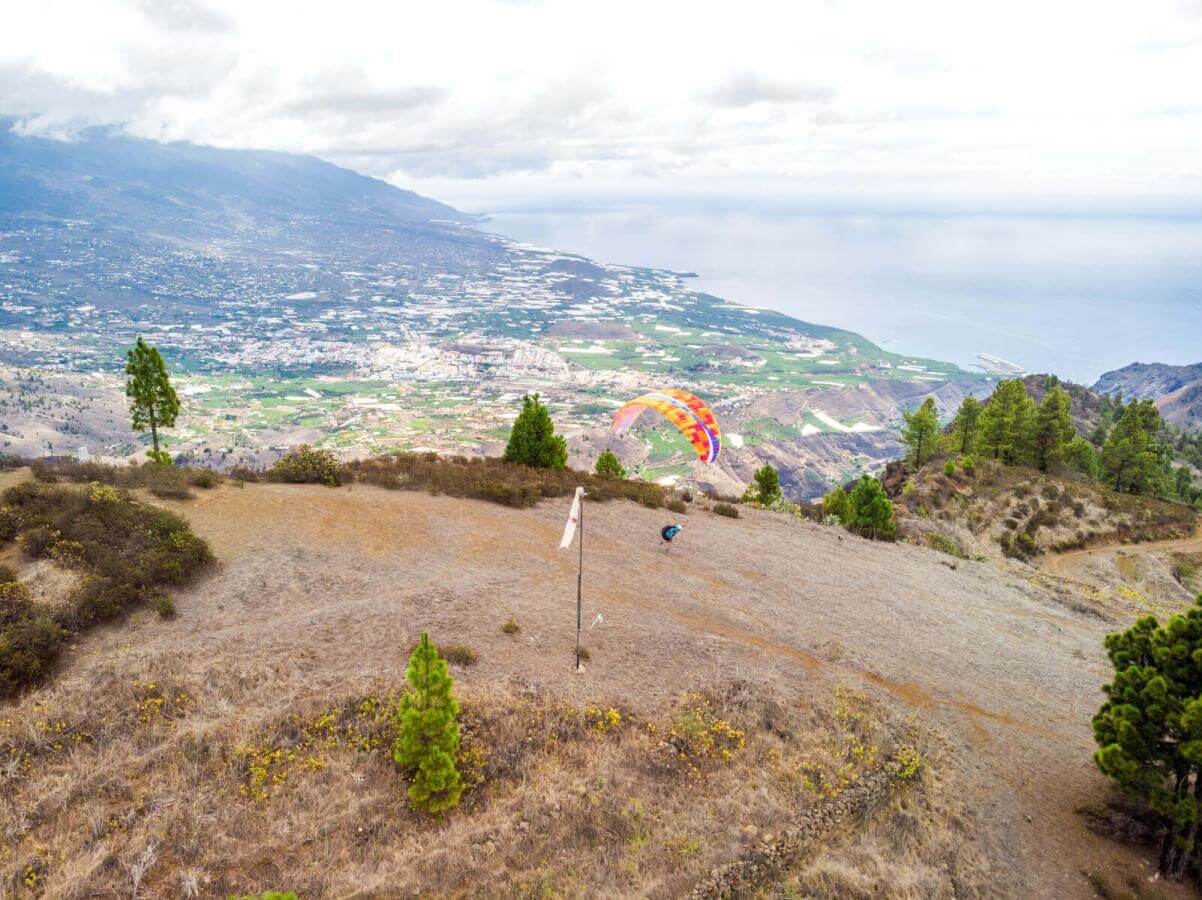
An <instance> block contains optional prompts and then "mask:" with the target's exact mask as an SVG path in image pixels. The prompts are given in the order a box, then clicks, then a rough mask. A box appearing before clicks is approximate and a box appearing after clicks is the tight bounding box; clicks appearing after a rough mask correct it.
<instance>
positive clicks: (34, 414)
mask: <svg viewBox="0 0 1202 900" xmlns="http://www.w3.org/2000/svg"><path fill="white" fill-rule="evenodd" d="M50 144H52V142H46V141H36V140H30V139H21V138H16V137H13V136H11V135H8V136H6V137H5V138H4V140H3V141H0V154H7V157H8V158H9V159H10V161H11V163H10V164H11V166H12V168H11V170H10V172H11V173H15V174H10V175H8V176H7V177H8V179H9V181H8V183H10V184H15V185H16V186H17V187H19V188H20V194H19V195H20V196H21V197H22V198H23V202H24V203H25V205H24V206H22V207H20V208H19V209H17V208H14V207H13V206H12V205H10V206H8V207H7V208H6V207H5V206H4V205H2V204H0V385H3V387H4V389H5V390H4V392H3V395H2V396H0V416H2V417H3V421H2V422H0V426H2V427H0V451H3V452H7V453H10V454H14V455H38V454H45V453H54V454H64V453H66V454H77V453H79V452H81V450H82V451H85V452H86V453H88V454H89V455H92V456H101V457H110V458H122V457H126V456H129V455H136V454H138V453H139V452H140V449H141V444H140V443H139V441H138V439H137V438H136V436H135V435H133V434H131V433H130V432H129V431H128V430H127V429H126V428H125V427H124V426H123V425H122V424H121V423H120V421H118V420H119V418H120V417H119V416H114V415H113V414H111V412H110V411H115V410H117V409H119V407H120V405H121V403H122V398H121V396H120V391H121V389H122V386H123V377H124V376H123V372H122V365H123V362H122V354H123V353H124V350H125V348H126V347H127V346H129V345H130V344H132V343H133V341H134V339H135V338H136V337H137V336H138V335H142V336H144V337H145V338H146V339H147V340H149V341H150V342H152V343H154V344H155V345H156V346H158V347H160V349H161V350H162V351H163V353H164V354H165V356H166V358H167V359H168V361H169V363H170V365H171V367H172V369H173V371H174V372H175V373H176V377H177V382H178V387H179V389H180V393H181V396H182V397H183V401H184V408H183V416H182V418H181V420H180V422H179V427H178V428H177V429H176V431H175V432H174V433H173V434H172V435H171V436H170V438H169V441H170V449H171V452H172V453H173V454H176V455H183V456H185V457H196V458H204V459H205V460H206V461H207V462H209V463H211V464H217V465H233V464H235V463H244V464H258V463H262V462H265V461H270V460H271V459H273V458H274V457H275V456H277V455H278V453H279V451H280V449H281V448H287V447H290V446H294V445H296V444H298V443H301V442H304V441H309V442H313V443H317V444H319V445H320V446H322V447H323V448H328V449H331V450H333V451H335V452H337V453H339V454H340V455H343V456H346V457H356V456H365V455H370V454H372V453H376V452H381V451H385V450H391V449H413V448H431V449H436V450H441V451H453V452H488V451H489V450H490V447H493V446H494V445H495V444H496V443H497V442H498V441H499V440H501V439H502V438H503V437H504V435H505V433H506V429H507V426H508V424H509V423H510V422H511V421H512V416H513V412H514V408H515V404H516V403H517V402H518V401H520V398H521V396H522V395H523V394H525V393H530V392H535V391H537V392H540V393H541V394H542V395H543V397H544V399H545V400H547V401H548V403H549V404H550V407H551V409H552V410H553V411H554V413H555V416H556V421H557V422H558V423H559V424H560V427H561V428H562V429H563V430H564V431H565V433H566V434H567V435H568V436H569V437H570V438H572V439H573V441H572V446H573V450H574V454H575V458H577V459H578V461H579V462H580V464H582V465H587V464H591V460H592V458H595V452H599V446H600V444H601V443H602V442H603V440H604V435H605V432H606V426H607V424H608V414H609V413H611V412H612V411H613V410H614V409H616V408H617V407H618V406H619V405H621V403H622V402H624V401H625V400H627V399H629V398H630V397H632V396H635V395H637V394H638V393H640V392H642V391H644V390H647V389H649V388H654V387H662V386H665V385H678V386H688V387H689V388H690V389H691V390H694V391H696V392H699V393H700V394H702V395H703V396H705V397H706V398H707V399H708V400H709V401H710V402H711V403H713V404H714V406H715V409H717V410H718V412H719V415H720V416H721V417H722V418H723V420H724V421H727V420H728V421H729V422H730V426H729V430H731V431H733V432H734V433H735V434H736V436H737V438H736V440H735V441H733V442H732V444H731V446H730V452H729V455H727V456H726V457H725V458H724V459H723V460H722V462H721V464H720V466H719V467H718V468H719V469H720V471H717V472H714V473H703V472H700V471H697V470H696V467H695V466H693V465H691V464H689V463H688V462H687V459H686V458H685V457H683V456H682V455H681V449H682V448H681V447H680V446H679V445H678V444H675V443H673V442H672V441H671V440H665V437H667V432H664V433H663V434H661V435H659V436H656V435H655V434H643V435H642V436H641V437H640V438H638V439H637V440H632V441H631V442H630V443H629V444H628V445H627V446H625V447H622V446H617V447H616V448H615V449H616V450H618V451H619V452H621V453H622V454H623V455H624V456H625V457H626V458H628V459H629V461H630V462H631V464H632V465H638V466H639V469H640V474H642V475H643V476H644V477H646V478H653V479H654V478H674V479H678V480H679V479H682V478H685V479H688V478H692V479H693V481H694V482H697V483H701V482H705V483H709V482H706V479H707V478H708V477H709V475H713V486H715V487H718V486H721V487H724V488H729V487H730V485H731V484H733V483H735V482H738V481H740V480H745V474H746V473H747V472H749V471H751V470H752V469H754V468H756V467H757V466H758V465H761V464H762V463H763V462H765V461H768V460H771V461H773V462H774V464H777V465H781V466H783V467H784V468H785V471H786V476H787V480H788V483H789V485H790V488H791V490H793V491H795V492H796V493H797V494H798V496H800V497H802V498H811V497H815V496H818V495H820V494H821V493H823V492H824V491H825V490H826V489H828V488H829V487H830V486H832V485H834V484H838V483H840V482H841V481H844V480H846V479H847V478H849V477H852V476H854V475H855V474H857V473H859V472H861V471H872V470H875V469H877V468H879V467H880V466H881V465H883V463H884V461H885V460H887V459H888V458H890V457H891V456H893V455H895V454H896V451H897V446H898V445H897V443H896V428H897V425H898V423H899V421H900V415H901V411H902V410H903V409H904V408H908V407H909V406H912V405H917V404H918V403H920V402H921V401H922V399H923V398H924V397H925V396H927V395H929V394H933V395H935V396H936V397H938V398H939V400H940V405H941V407H942V408H944V409H946V410H947V411H950V410H952V409H954V406H955V404H956V403H958V402H959V400H960V398H961V397H962V396H963V395H965V394H966V393H968V392H973V391H976V392H982V393H983V392H987V391H988V390H989V386H990V384H991V380H990V379H989V378H988V377H986V376H984V375H980V374H973V373H969V372H966V371H963V370H961V369H959V368H958V367H956V366H953V365H949V364H945V363H939V362H935V361H932V360H927V359H919V358H913V357H907V356H903V355H899V354H896V353H889V352H885V351H883V350H881V349H880V348H878V347H876V346H875V345H873V344H871V343H870V342H868V341H866V340H864V339H863V338H862V337H860V336H858V335H856V334H854V333H852V332H848V331H842V330H840V329H837V328H830V327H825V326H820V325H814V324H811V323H806V322H802V321H799V320H796V319H793V318H790V317H788V316H784V315H781V314H779V313H776V312H772V311H770V310H766V309H757V308H752V307H747V306H742V305H740V304H738V303H736V302H730V301H727V300H724V299H721V298H718V297H714V296H710V295H707V294H703V293H698V292H696V291H693V290H691V289H690V285H689V279H688V277H687V276H684V275H681V274H679V273H675V272H670V271H664V270H657V269H646V268H636V267H630V266H622V265H614V264H609V263H601V262H594V261H592V260H588V259H585V258H583V257H579V256H573V255H569V254H563V253H558V252H555V251H552V250H546V249H540V248H536V247H532V246H528V245H525V244H521V243H518V242H515V241H512V240H509V239H507V238H504V237H501V236H498V235H493V234H489V233H487V232H485V231H483V230H481V229H480V228H479V227H478V226H476V225H474V224H473V223H472V222H470V221H469V220H468V217H464V216H462V215H460V214H457V213H455V211H454V210H450V209H449V207H443V206H441V205H440V204H436V203H433V201H426V200H424V199H422V198H416V199H415V198H414V195H405V194H404V192H400V191H397V190H396V189H395V188H391V187H389V186H387V185H384V184H383V183H381V182H377V181H374V180H373V179H365V178H362V177H361V176H357V175H354V174H353V173H349V172H346V171H345V170H339V169H335V168H334V167H332V166H328V165H327V164H320V165H319V164H317V162H316V161H306V160H305V158H302V157H286V156H284V155H282V154H274V155H273V154H253V153H247V152H244V151H239V152H234V151H219V150H213V149H210V148H197V147H188V146H183V147H179V146H176V145H171V146H165V145H158V144H153V143H151V142H136V141H130V140H129V139H115V138H111V137H106V136H104V135H94V136H92V137H91V138H90V139H89V140H88V141H83V142H81V143H80V144H79V145H77V146H74V147H70V148H65V149H64V148H62V147H57V146H48V145H50ZM123 154H128V155H129V156H135V155H136V156H138V157H139V158H140V157H144V156H149V157H150V158H152V159H155V160H156V161H161V162H162V165H163V166H164V167H166V166H168V164H170V165H171V166H174V167H179V171H180V172H186V173H189V177H193V176H195V177H200V176H201V175H203V176H204V177H205V178H207V179H208V180H209V182H210V183H211V182H214V181H217V182H219V183H220V184H221V188H220V191H221V192H220V193H218V194H216V195H214V194H213V193H212V192H211V190H212V189H210V190H206V191H204V192H196V191H192V190H189V189H186V188H183V187H181V184H182V183H184V182H186V181H187V179H186V178H183V176H182V175H179V174H177V175H176V176H175V177H173V178H172V179H170V180H167V181H160V180H159V178H160V176H159V172H158V169H157V168H156V166H155V165H150V166H149V167H145V166H144V167H143V170H138V171H135V170H134V169H132V168H131V167H130V166H129V165H128V164H127V163H126V161H125V157H124V156H123ZM114 159H115V161H114ZM30 160H32V161H30ZM35 163H36V168H35ZM252 163H253V164H254V165H252ZM255 166H257V167H255ZM306 166H307V167H309V168H311V169H312V171H306V173H305V175H306V177H307V178H308V179H309V182H308V183H307V184H308V190H309V191H310V192H312V193H313V194H316V195H317V196H316V199H313V198H310V197H308V196H305V197H303V198H301V199H302V200H304V201H306V202H304V203H302V202H300V201H299V200H297V199H295V198H289V197H281V196H279V195H278V194H277V193H274V190H275V189H274V181H271V180H268V181H267V183H266V184H265V183H264V181H265V179H276V178H281V177H286V176H287V174H288V173H289V171H290V170H291V169H293V168H297V167H301V168H304V167H306ZM81 170H98V171H101V172H104V173H105V175H106V179H105V180H104V182H101V181H100V180H97V179H95V178H93V179H90V180H89V178H88V177H87V176H84V175H82V173H81ZM264 173H266V174H264ZM348 183H349V185H350V186H351V187H352V188H353V190H354V192H355V193H356V195H359V194H362V195H364V197H365V199H364V200H363V201H362V204H363V205H362V206H354V205H353V204H352V205H346V204H347V200H346V195H345V192H346V191H347V189H348ZM151 188H153V189H156V190H162V191H163V192H164V193H165V195H166V196H167V197H168V198H169V199H170V201H171V202H162V201H160V200H158V199H157V198H150V197H149V196H148V195H147V193H146V192H147V191H148V190H149V189H151ZM65 204H66V205H69V206H70V208H71V209H72V210H74V212H72V213H71V215H70V216H68V215H66V214H65V213H64V205H65ZM398 204H403V205H400V206H399V208H398ZM454 216H458V218H459V220H458V221H456V220H455V219H454V218H448V217H454ZM46 379H50V380H52V381H53V382H54V384H55V387H54V388H53V389H48V388H49V383H48V382H47V380H46ZM35 394H36V407H31V406H30V404H31V403H34V400H33V398H34V395H35ZM85 399H86V402H84V400H85ZM786 408H787V411H786ZM740 444H741V446H739V445H740ZM594 448H597V449H596V451H595V452H594ZM590 454H592V456H591V457H590Z"/></svg>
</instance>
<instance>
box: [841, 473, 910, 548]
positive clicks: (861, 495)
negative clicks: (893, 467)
mask: <svg viewBox="0 0 1202 900" xmlns="http://www.w3.org/2000/svg"><path fill="white" fill-rule="evenodd" d="M847 500H848V504H849V506H850V508H851V509H850V513H849V515H848V519H847V523H846V524H847V528H848V530H849V531H853V532H855V533H856V534H859V535H861V536H863V537H870V538H874V539H882V538H883V539H886V540H892V538H893V535H894V533H895V531H896V528H897V526H896V523H895V522H894V520H893V503H892V502H891V501H890V500H889V497H888V496H887V495H886V494H885V488H884V486H883V485H882V484H881V482H880V479H877V478H872V477H871V476H869V475H864V476H862V477H861V478H860V481H859V483H858V484H856V486H855V488H854V489H853V490H852V492H851V495H850V496H849V497H848V498H847Z"/></svg>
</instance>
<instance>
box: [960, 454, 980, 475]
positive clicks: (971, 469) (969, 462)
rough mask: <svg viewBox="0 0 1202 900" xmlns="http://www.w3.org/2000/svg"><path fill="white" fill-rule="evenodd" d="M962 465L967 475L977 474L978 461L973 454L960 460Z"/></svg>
mask: <svg viewBox="0 0 1202 900" xmlns="http://www.w3.org/2000/svg"><path fill="white" fill-rule="evenodd" d="M960 466H961V467H962V468H963V469H964V474H965V475H976V474H977V463H976V460H974V459H973V458H972V457H971V456H966V457H964V459H962V460H960Z"/></svg>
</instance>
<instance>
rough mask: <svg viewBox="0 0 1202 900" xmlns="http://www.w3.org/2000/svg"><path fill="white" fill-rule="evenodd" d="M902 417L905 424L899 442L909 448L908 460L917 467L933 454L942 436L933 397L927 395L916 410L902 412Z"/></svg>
mask: <svg viewBox="0 0 1202 900" xmlns="http://www.w3.org/2000/svg"><path fill="white" fill-rule="evenodd" d="M902 418H904V419H905V424H904V425H903V426H902V430H901V442H902V443H903V444H905V445H906V446H907V447H909V448H910V453H909V458H910V461H911V462H913V463H914V466H915V468H918V467H920V466H922V464H923V463H925V462H926V461H927V460H928V459H930V458H931V457H932V456H934V455H935V453H936V452H937V451H938V449H939V439H940V437H942V435H941V434H940V432H939V413H938V412H936V410H935V400H934V398H932V397H927V398H926V399H925V400H923V401H922V406H920V407H918V409H917V411H915V412H912V413H903V414H902Z"/></svg>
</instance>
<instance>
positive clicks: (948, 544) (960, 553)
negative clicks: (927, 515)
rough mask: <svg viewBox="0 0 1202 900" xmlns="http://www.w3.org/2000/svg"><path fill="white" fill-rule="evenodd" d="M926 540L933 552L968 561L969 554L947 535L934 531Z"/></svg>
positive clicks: (927, 535) (926, 536)
mask: <svg viewBox="0 0 1202 900" xmlns="http://www.w3.org/2000/svg"><path fill="white" fill-rule="evenodd" d="M925 540H926V545H927V546H928V547H930V548H931V549H932V550H938V551H939V552H940V553H946V554H947V555H948V556H955V557H957V558H958V559H968V554H967V553H965V552H964V549H963V548H962V547H961V546H960V545H959V544H958V543H956V542H955V541H954V540H952V539H951V538H949V537H948V536H947V535H945V534H939V533H938V532H936V531H932V532H929V533H928V534H926V535H925Z"/></svg>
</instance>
